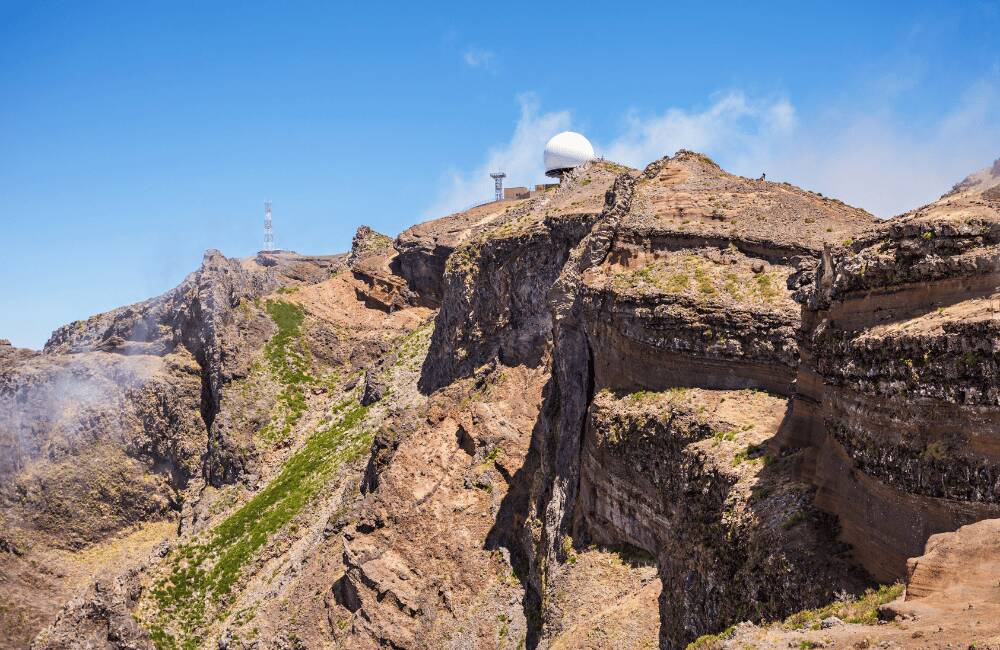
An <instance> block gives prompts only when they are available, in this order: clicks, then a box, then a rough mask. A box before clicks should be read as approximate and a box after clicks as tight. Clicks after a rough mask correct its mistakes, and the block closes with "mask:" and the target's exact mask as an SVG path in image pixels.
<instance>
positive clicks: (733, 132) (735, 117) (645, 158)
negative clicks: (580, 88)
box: [604, 92, 797, 167]
mask: <svg viewBox="0 0 1000 650" xmlns="http://www.w3.org/2000/svg"><path fill="white" fill-rule="evenodd" d="M796 123H797V120H796V115H795V108H794V107H793V106H792V105H791V103H789V102H788V101H787V100H786V99H774V100H751V99H749V98H747V97H746V95H744V94H743V93H741V92H730V93H726V94H724V95H721V96H719V97H717V98H716V100H715V101H714V102H713V103H712V104H711V105H709V106H708V107H707V108H705V109H703V110H693V111H692V110H685V109H681V108H670V109H667V110H666V111H664V112H663V113H662V114H659V115H652V116H648V117H643V116H641V115H639V114H638V113H637V112H635V111H632V112H630V113H628V114H627V115H626V117H625V130H624V132H623V133H622V134H621V135H619V136H618V137H617V138H615V139H614V140H612V141H611V143H610V144H608V145H607V147H605V149H604V154H605V156H606V157H607V158H609V159H611V160H615V161H618V162H622V163H625V164H627V165H632V166H634V167H643V166H644V165H646V164H647V163H649V162H651V161H653V160H656V159H657V158H661V157H663V156H665V155H668V154H672V153H674V152H675V151H677V150H678V149H692V150H695V151H702V152H706V153H710V152H721V151H725V152H726V153H727V154H728V155H740V156H742V155H749V154H751V153H752V152H755V151H757V150H759V149H761V148H762V147H766V146H767V144H768V143H770V142H772V141H774V140H776V139H779V138H783V137H786V136H787V135H788V134H790V133H792V132H793V131H794V130H795V127H796Z"/></svg>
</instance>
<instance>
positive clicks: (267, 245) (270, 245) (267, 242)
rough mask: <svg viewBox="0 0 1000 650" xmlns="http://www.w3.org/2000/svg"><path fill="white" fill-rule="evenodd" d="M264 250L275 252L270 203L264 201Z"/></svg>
mask: <svg viewBox="0 0 1000 650" xmlns="http://www.w3.org/2000/svg"><path fill="white" fill-rule="evenodd" d="M264 250H266V251H273V250H274V228H272V227H271V202H270V201H264Z"/></svg>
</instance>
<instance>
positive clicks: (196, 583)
mask: <svg viewBox="0 0 1000 650" xmlns="http://www.w3.org/2000/svg"><path fill="white" fill-rule="evenodd" d="M282 313H284V314H285V315H291V318H292V320H293V321H294V318H295V317H294V312H282ZM289 322H291V321H289ZM299 322H301V321H299ZM367 410H368V409H367V407H363V406H360V405H358V404H356V403H355V402H353V401H346V402H343V403H341V404H340V405H338V406H337V407H335V409H334V413H335V417H334V420H333V421H332V422H331V423H330V424H328V425H327V426H326V427H324V428H322V429H320V430H318V431H316V432H315V433H313V434H312V436H310V437H309V439H308V440H307V441H306V443H305V444H304V445H303V447H302V448H301V449H300V450H299V451H297V452H296V453H295V454H294V455H293V456H292V457H291V458H290V459H289V460H288V462H287V463H285V466H284V468H283V469H282V470H281V473H280V474H279V475H278V476H277V478H275V479H274V480H273V481H271V483H269V484H268V486H267V487H266V488H264V489H263V490H262V491H261V492H259V493H258V494H257V495H255V496H254V497H253V498H252V499H251V500H250V501H248V502H247V503H246V504H245V505H244V506H243V507H241V508H240V509H239V510H237V511H236V512H235V513H233V514H232V515H230V516H229V517H228V518H227V519H225V520H224V521H222V522H221V523H220V524H219V525H218V526H216V527H214V528H213V529H211V530H210V531H208V532H206V533H205V534H204V535H203V536H201V537H200V538H199V539H197V540H195V541H191V542H189V543H187V544H184V545H181V546H179V547H177V548H176V549H174V551H173V552H172V553H171V554H170V555H169V556H168V557H167V559H166V564H167V566H168V567H169V573H167V575H165V576H163V577H162V578H160V579H159V580H157V581H156V583H154V585H153V587H152V589H151V590H150V592H149V595H150V598H151V599H152V601H153V603H154V604H155V607H156V610H157V611H156V616H155V619H154V620H153V621H152V622H151V623H150V624H149V626H148V629H149V633H150V636H151V637H152V639H153V641H154V643H155V644H156V647H157V648H160V649H161V650H162V649H167V648H169V649H175V648H185V649H187V648H197V647H198V646H199V645H200V644H201V642H202V640H203V639H202V637H201V636H200V633H201V632H202V631H203V628H204V626H205V624H206V623H207V622H211V621H212V620H220V619H222V618H223V617H224V615H225V611H226V608H227V605H230V604H231V602H230V601H229V596H230V592H231V590H232V588H233V585H234V584H236V582H237V581H238V580H239V579H240V578H241V577H242V576H243V575H244V573H245V568H246V567H247V565H248V564H249V563H251V562H252V560H253V559H254V557H255V556H256V555H257V553H258V552H259V551H260V550H261V548H263V547H264V545H265V544H267V542H268V540H269V539H271V537H272V536H273V535H275V534H276V533H278V532H279V531H280V530H281V529H282V528H284V527H285V526H287V525H288V524H289V523H291V522H292V520H293V519H294V518H295V517H296V515H298V514H299V513H300V512H301V511H302V509H303V508H304V507H305V506H306V505H307V504H308V503H309V502H310V501H311V500H312V499H313V498H314V497H315V496H316V495H317V494H318V493H319V491H320V490H321V489H322V488H323V486H324V485H325V484H326V482H327V481H328V480H329V479H330V477H331V476H332V475H333V473H334V472H335V471H336V470H337V469H338V468H339V467H341V466H342V465H343V464H345V463H348V462H351V461H353V460H355V459H356V458H358V457H360V456H361V455H363V454H364V453H365V452H366V451H367V450H368V448H369V447H370V445H371V438H372V435H371V433H370V432H368V431H366V430H363V429H361V428H360V427H359V426H358V425H359V424H360V422H361V420H362V418H363V417H364V416H365V413H366V412H367Z"/></svg>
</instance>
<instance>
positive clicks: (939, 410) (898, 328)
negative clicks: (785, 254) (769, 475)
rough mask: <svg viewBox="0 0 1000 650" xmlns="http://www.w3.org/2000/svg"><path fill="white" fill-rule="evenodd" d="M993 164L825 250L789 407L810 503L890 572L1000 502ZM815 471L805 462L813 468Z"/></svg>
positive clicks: (879, 572) (998, 177)
mask: <svg viewBox="0 0 1000 650" xmlns="http://www.w3.org/2000/svg"><path fill="white" fill-rule="evenodd" d="M998 226H1000V167H996V166H994V168H992V170H984V171H983V172H981V173H979V174H977V175H974V176H971V177H969V178H968V179H966V180H965V181H963V182H962V183H960V184H959V185H957V186H956V187H955V189H954V190H953V191H952V192H950V193H949V194H946V195H945V196H944V197H942V198H941V199H940V200H939V201H937V202H935V203H932V204H930V205H928V206H924V207H922V208H918V209H917V210H914V211H912V212H910V213H907V214H905V215H902V216H900V217H897V218H895V219H892V220H890V221H888V222H886V223H885V224H884V225H882V226H881V227H880V228H879V229H878V230H876V231H875V232H872V233H870V234H868V235H867V236H865V237H863V238H859V239H858V240H857V241H855V242H848V244H849V245H848V246H845V247H843V248H838V249H836V250H834V251H832V252H831V253H830V254H829V255H827V256H825V257H824V259H823V262H822V264H821V265H820V267H819V270H818V271H817V275H818V279H817V282H816V284H815V286H814V287H811V288H810V289H808V290H806V291H803V292H802V293H801V294H800V295H801V299H802V300H803V302H804V305H805V308H804V310H803V328H802V332H801V341H800V343H801V349H802V355H803V364H802V365H801V367H800V371H799V380H798V392H799V399H798V403H797V404H796V408H797V410H798V412H799V413H800V414H802V415H803V420H804V421H807V422H811V423H812V424H813V426H812V427H811V428H806V427H803V428H802V431H801V433H802V434H804V435H803V437H801V438H799V439H798V440H794V441H792V442H791V443H790V444H798V445H808V446H810V447H812V448H813V449H814V450H816V452H815V455H816V458H815V463H814V467H813V468H811V471H812V472H813V474H814V475H813V477H812V478H811V480H812V481H813V482H814V483H815V484H816V485H817V486H818V487H819V493H818V496H817V501H818V503H819V504H820V505H821V506H822V507H823V508H824V509H826V510H828V511H830V512H832V513H834V514H836V515H837V516H838V518H839V520H840V522H841V526H842V528H843V536H842V537H843V539H844V540H845V541H847V542H849V543H850V544H852V545H853V547H854V550H855V554H856V556H857V557H858V559H859V561H860V562H861V563H862V564H863V565H864V566H865V568H867V569H868V570H869V571H870V572H871V573H872V575H874V576H875V577H876V578H878V579H880V580H882V581H886V580H892V579H896V578H899V577H901V576H903V575H904V573H905V566H906V560H907V558H909V557H913V556H915V555H919V554H920V553H921V551H922V549H923V545H924V542H925V541H926V540H927V538H928V537H929V536H930V535H931V534H933V533H937V532H942V531H950V530H954V529H955V528H957V527H958V526H960V525H962V524H965V523H970V522H973V521H977V520H979V519H983V518H987V517H996V516H998V513H1000V509H998V505H997V480H998V478H997V477H998V466H997V459H998V448H997V442H996V441H997V436H998V434H1000V430H998V428H997V426H998V425H997V422H998V420H997V418H998V416H1000V410H998V406H1000V396H998V393H997V386H996V377H997V367H996V352H997V349H998V348H997V346H998V344H1000V340H998V331H1000V330H998V329H997V316H996V301H997V299H998V298H1000V295H997V290H998V286H1000V285H998V282H997V280H998V279H1000V276H998V270H1000V269H998V266H997V260H998V259H1000V258H998V252H1000V249H998V246H997V244H998V242H1000V235H998V233H1000V230H998ZM807 469H810V468H807Z"/></svg>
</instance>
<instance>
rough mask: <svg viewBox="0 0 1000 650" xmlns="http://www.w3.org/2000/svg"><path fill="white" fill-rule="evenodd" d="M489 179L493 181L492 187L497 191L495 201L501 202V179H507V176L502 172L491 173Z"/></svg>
mask: <svg viewBox="0 0 1000 650" xmlns="http://www.w3.org/2000/svg"><path fill="white" fill-rule="evenodd" d="M490 178H492V179H493V181H494V183H493V184H494V186H495V187H496V189H497V199H496V200H497V201H503V179H505V178H507V174H505V173H503V172H493V173H492V174H490Z"/></svg>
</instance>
